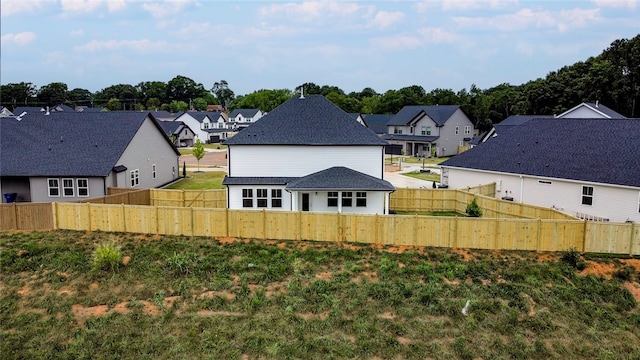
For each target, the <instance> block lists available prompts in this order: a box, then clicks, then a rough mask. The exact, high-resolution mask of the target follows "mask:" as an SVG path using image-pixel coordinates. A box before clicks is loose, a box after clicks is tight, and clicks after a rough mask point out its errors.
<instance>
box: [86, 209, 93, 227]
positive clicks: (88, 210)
mask: <svg viewBox="0 0 640 360" xmlns="http://www.w3.org/2000/svg"><path fill="white" fill-rule="evenodd" d="M85 205H87V219H89V224H87V225H88V229H85V230H89V231H93V228H92V226H91V203H85Z"/></svg>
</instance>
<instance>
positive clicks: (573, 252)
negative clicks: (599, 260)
mask: <svg viewBox="0 0 640 360" xmlns="http://www.w3.org/2000/svg"><path fill="white" fill-rule="evenodd" d="M561 259H562V262H563V263H565V264H567V265H569V266H570V267H572V268H574V269H577V270H580V271H582V270H584V269H585V267H586V266H587V264H586V263H585V262H584V261H583V260H582V259H581V257H580V252H578V250H577V249H576V248H571V249H569V251H565V252H564V253H563V254H562V258H561Z"/></svg>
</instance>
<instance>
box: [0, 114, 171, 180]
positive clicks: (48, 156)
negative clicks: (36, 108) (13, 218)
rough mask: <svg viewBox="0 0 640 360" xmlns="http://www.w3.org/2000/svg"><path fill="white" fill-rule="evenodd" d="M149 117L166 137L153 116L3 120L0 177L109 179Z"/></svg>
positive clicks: (54, 116)
mask: <svg viewBox="0 0 640 360" xmlns="http://www.w3.org/2000/svg"><path fill="white" fill-rule="evenodd" d="M147 117H149V118H150V119H151V120H152V121H153V123H154V124H155V126H156V127H157V129H158V130H159V131H160V132H161V133H162V134H163V136H165V138H166V135H164V132H163V131H162V129H161V128H160V125H159V124H158V123H157V121H156V120H155V119H154V118H153V116H151V115H149V114H148V113H140V112H123V113H117V112H103V113H88V114H87V113H77V112H72V113H67V112H59V113H52V114H51V115H44V114H31V115H29V114H28V115H25V116H24V118H23V119H22V120H21V121H18V120H15V119H3V121H0V175H1V176H70V177H71V176H107V175H109V173H110V172H111V170H112V169H113V168H114V166H116V165H118V164H116V162H117V161H118V159H119V158H120V157H121V156H122V153H123V152H124V150H125V149H126V148H127V146H128V145H129V143H130V142H131V140H132V139H133V136H134V135H135V134H136V133H137V131H138V130H139V129H140V126H142V124H143V123H144V121H145V120H146V119H147ZM167 142H169V140H168V138H167ZM172 148H173V146H172ZM174 151H175V153H176V154H177V155H178V154H179V152H178V151H177V150H176V149H175V148H174Z"/></svg>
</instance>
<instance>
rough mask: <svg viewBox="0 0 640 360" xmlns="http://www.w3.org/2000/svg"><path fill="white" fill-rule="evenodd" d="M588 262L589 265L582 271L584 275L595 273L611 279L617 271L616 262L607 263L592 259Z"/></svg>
mask: <svg viewBox="0 0 640 360" xmlns="http://www.w3.org/2000/svg"><path fill="white" fill-rule="evenodd" d="M586 263H587V267H586V268H585V269H584V270H582V271H581V272H580V274H582V275H584V276H587V275H595V276H603V277H605V278H607V279H611V278H612V277H613V273H614V272H615V271H616V266H615V265H614V264H605V263H599V262H595V261H590V260H587V261H586Z"/></svg>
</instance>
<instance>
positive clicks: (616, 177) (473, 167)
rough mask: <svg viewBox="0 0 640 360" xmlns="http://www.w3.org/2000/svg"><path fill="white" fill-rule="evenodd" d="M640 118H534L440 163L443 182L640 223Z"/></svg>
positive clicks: (581, 214) (577, 212) (587, 214)
mask: <svg viewBox="0 0 640 360" xmlns="http://www.w3.org/2000/svg"><path fill="white" fill-rule="evenodd" d="M638 139H640V119H593V118H591V119H576V118H539V119H531V120H529V121H527V122H525V123H524V124H522V125H519V126H516V127H514V128H513V129H510V130H509V131H508V136H500V135H498V136H497V137H495V138H493V139H492V140H491V141H488V142H486V143H484V144H482V145H480V146H476V147H474V148H472V149H470V150H469V151H467V152H465V153H463V154H460V155H458V156H455V157H453V158H451V159H449V160H447V161H445V162H443V163H442V164H441V167H442V172H441V183H442V185H444V186H448V187H450V188H455V189H461V188H466V187H469V186H475V185H479V184H487V183H494V182H495V183H496V197H497V198H502V199H504V200H510V201H515V202H520V203H526V204H532V205H538V206H542V207H547V208H552V207H553V208H555V209H559V210H561V211H564V212H566V213H569V214H571V215H574V216H577V217H579V218H585V219H589V220H608V221H616V222H623V221H635V222H640V156H639V155H638V154H640V140H638Z"/></svg>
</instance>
